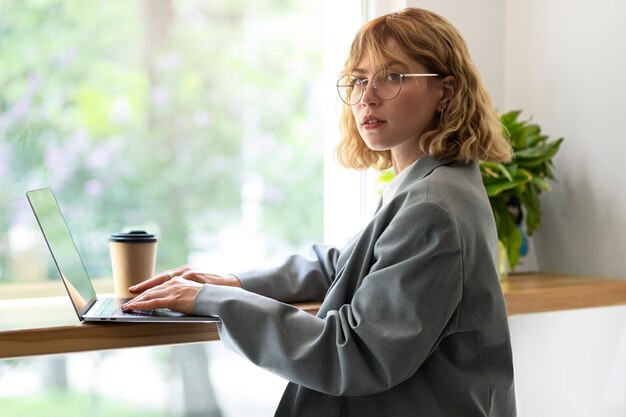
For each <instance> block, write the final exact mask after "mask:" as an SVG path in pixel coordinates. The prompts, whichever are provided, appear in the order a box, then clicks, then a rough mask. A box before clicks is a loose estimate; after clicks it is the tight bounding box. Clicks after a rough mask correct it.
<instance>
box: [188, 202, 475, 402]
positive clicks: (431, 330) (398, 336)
mask: <svg viewBox="0 0 626 417" xmlns="http://www.w3.org/2000/svg"><path fill="white" fill-rule="evenodd" d="M365 246H371V245H370V244H369V243H367V242H365ZM358 250H359V247H358V245H357V248H356V249H355V251H358ZM461 254H462V251H461V238H460V236H459V232H458V228H457V226H456V223H455V219H454V216H452V214H451V213H450V212H448V211H447V210H446V209H444V208H442V207H440V206H438V205H436V204H432V203H422V204H415V205H413V206H410V207H407V208H403V209H402V210H401V212H400V213H398V214H397V215H396V216H395V217H394V218H393V220H392V221H391V222H390V223H389V224H388V225H387V227H385V228H384V230H383V231H382V233H381V234H380V236H379V237H378V238H377V239H375V243H374V246H373V252H372V253H371V254H370V255H371V256H367V257H357V258H360V260H358V261H357V262H358V263H360V264H359V265H348V267H347V268H345V269H344V270H343V272H342V273H344V274H350V273H356V272H353V271H357V270H361V271H362V270H363V268H367V272H366V274H365V275H364V278H363V279H362V281H361V283H360V285H359V286H358V289H357V290H356V291H355V292H354V296H353V297H352V300H351V302H350V303H349V304H344V305H342V306H341V307H340V308H338V309H336V310H330V311H328V313H327V314H326V316H325V317H315V316H312V315H309V314H307V313H305V312H302V311H300V310H298V309H297V308H294V307H292V306H290V305H287V304H282V303H279V302H277V301H275V300H272V299H270V298H267V297H263V296H261V295H258V294H253V293H250V292H247V291H245V290H242V289H240V288H233V287H217V286H210V285H205V286H204V287H203V288H202V290H201V291H200V293H199V294H198V297H197V298H196V311H197V312H198V313H199V314H206V315H216V316H219V317H220V318H221V323H220V324H219V331H220V335H221V338H222V341H223V343H224V344H225V345H226V346H227V347H229V348H230V349H232V350H234V351H236V352H238V353H240V354H241V355H243V356H245V357H246V358H248V359H249V360H250V361H252V362H253V363H255V364H256V365H258V366H260V367H263V368H265V369H267V370H269V371H272V372H274V373H276V374H278V375H280V376H282V377H284V378H286V379H288V380H289V381H291V382H294V383H296V384H299V385H302V386H304V387H307V388H310V389H313V390H316V391H319V392H322V393H326V394H330V395H367V394H373V393H377V392H382V391H386V390H388V389H390V388H391V387H393V386H395V385H397V384H399V383H401V382H402V381H404V380H406V379H408V378H409V377H411V376H412V375H413V374H415V372H416V371H417V370H418V368H419V367H420V366H421V364H422V363H423V362H424V360H425V359H426V358H427V357H428V355H429V353H430V352H432V351H433V350H434V349H435V348H436V346H437V344H438V343H439V341H440V340H441V338H442V337H443V336H444V330H445V329H446V328H447V327H448V326H449V322H451V321H453V320H451V317H452V316H453V313H454V311H455V309H456V308H457V306H458V304H459V302H460V298H461V290H462V263H463V260H462V255H461ZM353 258H355V256H354V254H353V255H352V256H351V262H352V261H354V259H353ZM344 278H345V277H340V278H338V279H344ZM331 291H332V289H331Z"/></svg>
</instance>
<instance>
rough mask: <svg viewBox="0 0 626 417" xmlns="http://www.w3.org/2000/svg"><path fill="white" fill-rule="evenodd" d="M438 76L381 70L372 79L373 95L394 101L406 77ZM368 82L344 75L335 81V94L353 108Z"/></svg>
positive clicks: (434, 75) (436, 75)
mask: <svg viewBox="0 0 626 417" xmlns="http://www.w3.org/2000/svg"><path fill="white" fill-rule="evenodd" d="M438 76H439V74H403V73H401V72H398V71H394V70H390V69H386V68H383V69H381V70H379V71H378V72H376V74H374V76H373V77H372V89H373V90H374V94H376V96H378V97H379V98H380V99H382V100H391V99H394V98H396V97H397V96H398V94H400V90H401V89H402V80H403V79H404V78H407V77H438ZM369 82H370V80H368V79H366V78H365V79H361V78H359V77H357V76H356V75H352V74H348V75H344V76H343V77H341V78H340V79H339V81H337V92H338V93H339V97H340V98H341V100H342V101H343V102H344V103H346V104H347V105H348V106H354V105H355V104H357V103H358V102H359V101H361V99H362V98H363V94H364V93H365V90H367V85H368V84H369Z"/></svg>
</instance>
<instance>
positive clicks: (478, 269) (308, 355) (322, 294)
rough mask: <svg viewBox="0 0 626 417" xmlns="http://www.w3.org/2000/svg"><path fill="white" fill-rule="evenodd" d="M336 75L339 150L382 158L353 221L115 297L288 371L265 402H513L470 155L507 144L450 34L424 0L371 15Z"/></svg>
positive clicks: (488, 227)
mask: <svg viewBox="0 0 626 417" xmlns="http://www.w3.org/2000/svg"><path fill="white" fill-rule="evenodd" d="M337 88H338V91H339V94H340V97H341V99H342V100H343V101H344V103H345V108H344V113H343V116H342V122H341V125H342V140H341V143H340V145H339V148H338V156H339V160H340V161H341V162H342V163H343V164H344V165H347V166H348V167H352V168H357V169H365V168H369V167H373V168H377V169H383V168H388V167H393V169H394V171H395V173H396V177H395V178H394V179H393V180H392V182H391V183H390V184H389V185H388V187H387V188H386V190H385V192H384V194H383V198H382V201H381V205H380V207H379V209H378V210H377V212H376V214H375V216H374V218H373V219H372V221H371V222H370V223H369V224H368V225H367V226H366V227H365V228H364V229H363V231H362V232H361V233H360V234H359V235H358V236H357V237H356V238H354V239H353V240H352V241H351V242H350V243H349V244H348V245H347V246H346V247H344V248H342V249H336V248H332V247H325V246H314V247H313V248H312V251H311V253H310V254H309V255H308V256H292V257H291V258H289V259H288V260H287V261H286V262H285V263H284V264H282V265H281V266H279V267H276V268H273V269H266V270H255V271H251V272H247V273H242V274H238V275H237V276H236V277H235V276H217V275H214V274H208V273H202V272H199V271H195V270H193V269H191V268H189V267H182V268H179V269H177V270H174V271H170V272H168V273H164V274H161V275H159V276H156V277H154V278H152V279H151V280H149V281H147V282H145V283H143V284H140V285H138V286H136V287H133V288H131V291H133V292H134V293H137V294H140V295H138V296H137V298H136V299H135V300H133V301H132V302H130V303H129V304H128V305H127V306H126V308H128V309H137V310H143V309H152V308H159V307H168V308H171V309H174V310H179V311H183V312H186V313H194V314H202V315H214V316H219V317H220V318H221V324H220V325H219V330H220V335H221V338H222V340H223V343H224V344H225V345H226V346H228V347H230V348H231V349H233V350H235V351H237V352H238V353H240V354H241V355H243V356H245V357H246V358H248V359H249V360H251V361H252V362H253V363H255V364H257V365H258V366H261V367H263V368H265V369H268V370H270V371H272V372H274V373H276V374H278V375H280V376H282V377H284V378H286V379H288V380H289V381H290V384H289V385H288V387H287V389H286V391H285V394H284V396H283V398H282V400H281V402H280V404H279V406H278V410H277V412H276V415H277V416H339V415H341V416H359V417H363V416H394V417H398V416H499V417H501V416H513V415H515V395H514V388H513V367H512V358H511V345H510V338H509V331H508V324H507V317H506V310H505V304H504V299H503V296H502V291H501V288H500V285H499V281H498V276H497V268H496V265H497V236H496V229H495V224H494V219H493V214H492V211H491V208H490V205H489V201H488V198H487V195H486V193H485V189H484V186H483V184H482V180H481V176H480V173H479V170H478V166H477V161H479V160H489V161H508V160H510V158H511V149H510V146H509V144H508V142H507V141H506V139H505V138H503V135H502V130H503V129H502V126H501V125H500V123H499V119H498V117H497V114H496V113H495V111H494V109H493V107H492V105H491V103H490V99H489V96H488V94H487V92H486V90H485V88H484V87H483V85H482V83H481V81H480V78H479V75H478V73H477V70H476V68H475V67H474V65H473V64H472V62H471V60H470V58H469V53H468V51H467V47H466V45H465V43H464V41H463V39H462V38H461V36H460V35H459V34H458V32H457V31H456V29H454V28H453V27H452V25H451V24H450V23H448V22H447V21H446V20H444V19H443V18H441V17H439V16H437V15H435V14H433V13H431V12H428V11H425V10H420V9H406V10H404V11H402V12H399V13H393V14H390V15H387V16H382V17H380V18H378V19H375V20H373V21H371V22H369V23H367V24H365V25H364V26H363V28H362V29H361V30H360V32H359V33H358V34H357V36H356V38H355V40H354V42H353V44H352V48H351V50H350V54H349V57H348V59H347V61H346V65H345V69H344V76H343V77H341V79H340V80H339V82H338V83H337ZM277 300H278V301H277ZM305 300H323V303H322V305H321V308H320V310H319V313H318V315H317V316H316V317H314V316H311V315H309V314H307V313H304V312H301V311H299V310H298V309H297V308H294V307H292V306H290V305H288V304H285V303H291V302H298V301H305ZM283 302H285V303H283Z"/></svg>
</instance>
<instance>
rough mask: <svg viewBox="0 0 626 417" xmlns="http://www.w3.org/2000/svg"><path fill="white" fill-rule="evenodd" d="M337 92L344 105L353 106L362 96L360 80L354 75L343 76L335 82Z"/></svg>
mask: <svg viewBox="0 0 626 417" xmlns="http://www.w3.org/2000/svg"><path fill="white" fill-rule="evenodd" d="M337 92H338V93H339V97H340V98H341V100H342V101H343V102H344V103H346V104H347V105H349V106H354V105H355V104H356V103H358V102H359V101H360V100H361V96H362V95H363V89H362V85H361V80H360V79H358V78H357V77H355V76H354V75H349V74H348V75H344V76H343V77H341V78H340V79H339V81H337Z"/></svg>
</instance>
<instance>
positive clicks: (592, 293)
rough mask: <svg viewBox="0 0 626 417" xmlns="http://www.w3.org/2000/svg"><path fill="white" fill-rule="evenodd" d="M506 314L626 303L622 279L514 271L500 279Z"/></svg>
mask: <svg viewBox="0 0 626 417" xmlns="http://www.w3.org/2000/svg"><path fill="white" fill-rule="evenodd" d="M502 291H503V292H504V296H505V298H506V304H507V314H508V315H509V316H512V315H516V314H529V313H541V312H549V311H560V310H573V309H578V308H591V307H608V306H617V305H624V304H626V281H621V280H616V279H607V278H599V277H587V276H571V275H559V274H537V273H535V274H519V275H517V274H514V275H511V276H510V277H508V278H507V279H506V280H504V282H502Z"/></svg>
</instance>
